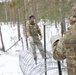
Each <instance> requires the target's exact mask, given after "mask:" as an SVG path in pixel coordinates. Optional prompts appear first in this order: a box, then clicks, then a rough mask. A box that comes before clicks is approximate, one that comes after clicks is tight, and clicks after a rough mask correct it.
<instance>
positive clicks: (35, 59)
mask: <svg viewBox="0 0 76 75" xmlns="http://www.w3.org/2000/svg"><path fill="white" fill-rule="evenodd" d="M34 61H35V64H36V65H37V57H34Z"/></svg>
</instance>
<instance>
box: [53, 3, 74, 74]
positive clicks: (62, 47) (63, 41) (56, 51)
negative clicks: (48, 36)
mask: <svg viewBox="0 0 76 75" xmlns="http://www.w3.org/2000/svg"><path fill="white" fill-rule="evenodd" d="M70 25H71V26H70V29H69V30H68V32H66V33H65V35H64V36H63V37H62V38H60V37H58V36H57V39H55V40H53V45H52V46H53V47H52V49H53V57H54V59H55V60H57V61H60V60H63V59H66V63H67V72H68V75H76V4H75V5H74V7H73V15H72V17H71V18H70ZM55 38H56V36H55Z"/></svg>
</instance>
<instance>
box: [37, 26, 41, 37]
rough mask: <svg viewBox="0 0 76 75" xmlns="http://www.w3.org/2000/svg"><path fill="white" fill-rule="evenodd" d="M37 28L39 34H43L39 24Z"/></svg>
mask: <svg viewBox="0 0 76 75" xmlns="http://www.w3.org/2000/svg"><path fill="white" fill-rule="evenodd" d="M37 29H38V34H39V35H40V36H41V30H40V28H39V26H37Z"/></svg>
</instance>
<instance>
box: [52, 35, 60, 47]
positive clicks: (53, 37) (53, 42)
mask: <svg viewBox="0 0 76 75" xmlns="http://www.w3.org/2000/svg"><path fill="white" fill-rule="evenodd" d="M60 38H61V37H60V36H59V35H55V36H52V38H51V44H52V46H54V45H56V44H57V43H58V41H59V39H60Z"/></svg>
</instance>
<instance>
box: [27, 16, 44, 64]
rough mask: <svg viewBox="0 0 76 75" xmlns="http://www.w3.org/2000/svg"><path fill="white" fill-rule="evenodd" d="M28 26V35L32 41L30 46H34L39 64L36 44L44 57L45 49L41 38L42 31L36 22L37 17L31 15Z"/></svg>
mask: <svg viewBox="0 0 76 75" xmlns="http://www.w3.org/2000/svg"><path fill="white" fill-rule="evenodd" d="M26 27H27V37H28V38H29V41H30V46H31V48H32V53H33V56H34V60H35V63H36V64H37V54H36V46H37V47H38V49H39V51H40V54H41V56H42V58H44V50H43V47H42V43H41V41H40V40H41V39H42V35H41V31H40V29H39V26H38V25H36V23H35V17H34V16H33V15H31V16H29V23H28V25H27V26H26ZM39 37H40V38H39Z"/></svg>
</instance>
